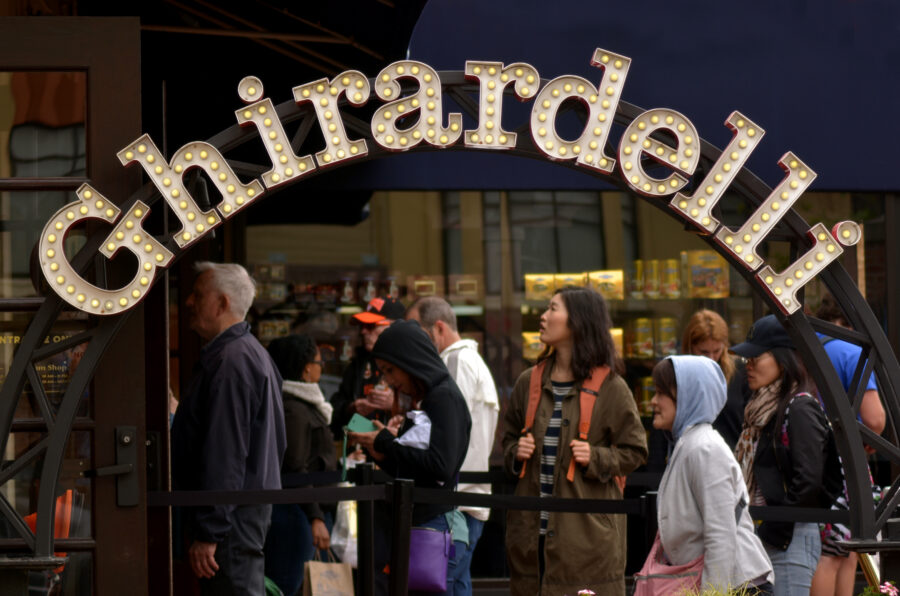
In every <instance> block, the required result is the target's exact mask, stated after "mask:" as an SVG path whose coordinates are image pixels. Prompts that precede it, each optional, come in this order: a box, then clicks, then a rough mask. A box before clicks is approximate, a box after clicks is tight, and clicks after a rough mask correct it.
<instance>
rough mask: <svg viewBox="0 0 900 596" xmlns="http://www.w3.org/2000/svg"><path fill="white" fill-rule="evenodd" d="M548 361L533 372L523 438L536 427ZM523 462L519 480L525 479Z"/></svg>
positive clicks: (538, 365) (538, 364) (544, 361)
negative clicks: (542, 381)
mask: <svg viewBox="0 0 900 596" xmlns="http://www.w3.org/2000/svg"><path fill="white" fill-rule="evenodd" d="M546 363H547V361H546V360H543V361H541V362H538V363H537V364H536V365H535V367H534V369H532V371H531V379H530V380H529V382H528V407H527V408H526V410H525V426H524V428H522V433H521V434H522V436H523V437H524V436H525V435H527V434H528V433H530V432H531V427H532V426H534V416H535V414H536V413H537V408H538V404H539V403H541V379H542V377H543V376H544V365H545V364H546ZM526 463H527V462H524V461H523V462H522V471H521V472H519V478H524V477H525V464H526Z"/></svg>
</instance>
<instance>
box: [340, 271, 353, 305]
mask: <svg viewBox="0 0 900 596" xmlns="http://www.w3.org/2000/svg"><path fill="white" fill-rule="evenodd" d="M341 304H356V283H355V282H354V280H353V278H351V277H344V278H342V279H341Z"/></svg>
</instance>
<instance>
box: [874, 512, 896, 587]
mask: <svg viewBox="0 0 900 596" xmlns="http://www.w3.org/2000/svg"><path fill="white" fill-rule="evenodd" d="M884 532H885V534H887V540H888V541H889V542H900V518H896V517H894V518H891V519H889V520H888V521H887V523H886V524H885V526H884ZM879 559H881V577H882V578H885V579H893V580H897V579H898V578H900V551H896V550H885V551H882V552H881V554H880V556H879Z"/></svg>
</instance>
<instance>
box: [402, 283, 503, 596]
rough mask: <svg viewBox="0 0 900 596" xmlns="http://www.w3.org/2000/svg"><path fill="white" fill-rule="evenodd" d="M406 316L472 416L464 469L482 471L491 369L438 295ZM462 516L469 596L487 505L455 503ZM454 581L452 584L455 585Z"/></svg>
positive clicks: (488, 445)
mask: <svg viewBox="0 0 900 596" xmlns="http://www.w3.org/2000/svg"><path fill="white" fill-rule="evenodd" d="M406 318H407V319H414V320H416V321H418V322H419V324H420V325H421V326H422V328H423V329H424V330H425V331H426V333H428V336H429V337H430V338H431V341H432V343H433V344H434V347H435V348H437V351H438V352H439V353H440V355H441V359H442V360H443V361H444V364H446V365H447V369H448V370H449V371H450V376H452V377H453V380H454V381H456V384H457V386H459V389H460V391H461V392H462V394H463V397H464V398H465V399H466V404H467V405H468V406H469V414H470V415H471V416H472V434H471V437H470V439H469V450H468V452H467V453H466V459H465V461H464V462H463V465H462V470H461V471H463V472H487V471H488V459H489V458H490V455H491V449H492V448H493V445H494V433H495V431H496V429H497V418H498V416H499V413H500V402H499V400H498V399H497V389H496V387H495V386H494V379H493V378H492V377H491V371H490V370H488V367H487V365H486V364H485V363H484V360H482V358H481V355H480V354H479V353H478V343H477V342H476V341H474V340H471V339H462V338H461V337H460V335H459V330H458V328H457V325H456V313H454V312H453V308H452V307H451V306H450V304H448V303H447V301H446V300H444V299H443V298H438V297H436V296H429V297H426V298H420V299H419V300H417V301H416V302H414V303H413V304H412V305H411V306H410V307H409V310H408V311H407V314H406ZM458 490H459V491H460V492H469V493H482V494H490V492H491V486H490V484H460V485H459V489H458ZM460 511H462V512H463V514H465V518H466V523H467V525H468V526H469V546H468V549H467V550H466V555H465V557H464V558H463V559H461V560H460V562H459V566H460V567H462V568H464V571H462V573H461V575H460V578H459V582H461V583H462V586H463V589H462V591H460V590H459V589H457V590H456V596H469V595H471V593H472V578H471V575H470V573H469V566H470V565H471V563H472V553H473V551H474V550H475V545H476V544H477V543H478V539H479V538H480V537H481V531H482V529H483V528H484V522H485V521H487V519H488V516H489V515H490V509H486V508H482V507H460ZM458 586H459V583H457V587H458Z"/></svg>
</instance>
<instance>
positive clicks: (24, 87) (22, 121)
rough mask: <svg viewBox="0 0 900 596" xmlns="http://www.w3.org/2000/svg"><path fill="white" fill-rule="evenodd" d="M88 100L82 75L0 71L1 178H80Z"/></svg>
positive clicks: (83, 166) (83, 173)
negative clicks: (6, 140) (3, 139)
mask: <svg viewBox="0 0 900 596" xmlns="http://www.w3.org/2000/svg"><path fill="white" fill-rule="evenodd" d="M86 99H87V76H86V74H85V73H84V72H76V71H69V72H43V71H17V72H0V110H2V112H3V114H4V115H5V117H4V118H3V119H2V120H0V135H2V137H4V138H8V139H9V141H8V145H7V146H5V147H2V146H0V177H2V178H21V177H67V176H73V177H84V176H85V171H86V170H85V147H86V144H85V114H86V109H85V106H86ZM8 115H11V118H10V117H9V116H8Z"/></svg>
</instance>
